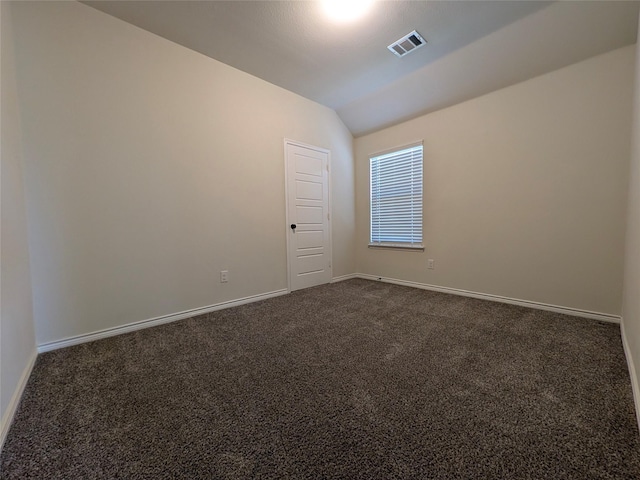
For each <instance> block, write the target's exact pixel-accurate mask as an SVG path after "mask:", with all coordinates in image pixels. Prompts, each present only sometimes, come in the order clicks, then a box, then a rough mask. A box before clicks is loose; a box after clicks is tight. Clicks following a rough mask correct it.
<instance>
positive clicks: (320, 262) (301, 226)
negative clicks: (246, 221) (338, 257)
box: [285, 140, 331, 291]
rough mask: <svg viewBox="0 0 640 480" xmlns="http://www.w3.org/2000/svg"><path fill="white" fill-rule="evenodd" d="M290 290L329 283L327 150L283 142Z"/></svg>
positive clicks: (329, 241)
mask: <svg viewBox="0 0 640 480" xmlns="http://www.w3.org/2000/svg"><path fill="white" fill-rule="evenodd" d="M285 157H286V171H287V179H286V182H287V249H288V258H287V260H288V263H289V289H290V290H291V291H293V290H300V289H301V288H307V287H313V286H314V285H321V284H323V283H329V282H330V281H331V236H330V232H329V151H328V150H325V149H322V148H318V147H312V146H308V145H302V144H299V143H295V142H291V141H288V140H287V141H285Z"/></svg>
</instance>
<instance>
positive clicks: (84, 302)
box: [14, 2, 355, 344]
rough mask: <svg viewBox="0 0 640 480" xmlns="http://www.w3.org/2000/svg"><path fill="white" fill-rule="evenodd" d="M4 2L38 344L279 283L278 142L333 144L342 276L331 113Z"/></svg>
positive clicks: (98, 29)
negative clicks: (225, 274) (12, 51)
mask: <svg viewBox="0 0 640 480" xmlns="http://www.w3.org/2000/svg"><path fill="white" fill-rule="evenodd" d="M14 13H15V15H14V16H15V31H16V45H17V47H16V48H17V57H18V74H19V77H18V78H19V84H20V96H21V107H22V115H23V125H24V135H25V138H27V139H28V141H27V142H26V143H25V164H26V179H27V182H26V183H27V186H28V188H27V198H28V207H29V208H28V212H29V228H30V240H31V261H32V272H33V289H34V297H35V301H34V315H35V321H36V334H37V341H38V343H39V344H42V343H46V342H51V341H55V340H60V339H63V338H66V337H70V336H75V335H81V334H85V333H90V332H95V331H97V330H100V329H104V328H110V327H117V326H120V325H124V324H128V323H130V322H135V321H140V320H145V319H149V318H153V317H156V316H162V315H167V314H172V313H175V312H180V311H184V310H186V309H191V308H198V307H203V306H207V305H211V304H215V303H219V302H222V301H227V300H233V299H238V298H242V297H246V296H250V295H256V294H262V293H266V292H271V291H275V290H279V289H284V288H286V287H287V276H286V275H287V272H286V241H285V235H286V232H287V230H286V225H285V194H284V138H285V137H286V138H290V139H294V140H297V141H301V142H305V143H309V144H312V145H317V146H321V147H325V148H328V149H330V150H331V154H332V166H333V172H332V175H331V193H332V200H333V232H332V233H333V275H334V276H339V275H344V274H349V273H353V272H354V269H355V262H354V252H353V245H354V243H353V238H354V208H353V204H354V201H353V197H354V172H353V152H352V141H353V140H352V136H351V134H350V133H349V131H348V130H347V129H346V127H345V126H344V125H343V124H342V122H341V121H340V119H339V118H338V117H337V115H336V113H335V112H334V111H333V110H330V109H328V108H325V107H323V106H321V105H319V104H316V103H314V102H311V101H309V100H306V99H304V98H302V97H300V96H297V95H295V94H293V93H290V92H288V91H286V90H283V89H281V88H279V87H276V86H274V85H272V84H269V83H266V82H264V81H262V80H259V79H257V78H255V77H252V76H250V75H247V74H245V73H242V72H240V71H238V70H235V69H233V68H231V67H229V66H226V65H224V64H222V63H220V62H217V61H214V60H212V59H210V58H207V57H205V56H203V55H200V54H198V53H196V52H193V51H191V50H188V49H186V48H183V47H181V46H178V45H176V44H174V43H171V42H169V41H167V40H164V39H162V38H160V37H157V36H155V35H153V34H150V33H148V32H146V31H143V30H141V29H138V28H136V27H134V26H132V25H129V24H127V23H125V22H122V21H120V20H117V19H115V18H113V17H110V16H108V15H106V14H104V13H102V12H98V11H96V10H94V9H92V8H90V7H88V6H86V5H83V4H80V3H76V2H71V3H68V2H67V3H57V2H55V3H47V2H45V3H30V2H25V3H20V4H19V5H15V12H14ZM223 269H226V270H229V272H230V282H229V283H228V284H221V283H219V271H220V270H223Z"/></svg>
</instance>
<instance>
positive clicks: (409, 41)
mask: <svg viewBox="0 0 640 480" xmlns="http://www.w3.org/2000/svg"><path fill="white" fill-rule="evenodd" d="M425 43H427V41H426V40H425V39H424V38H422V37H421V36H420V34H419V33H418V32H416V31H415V30H414V31H413V32H411V33H408V34H407V35H405V36H404V37H402V38H401V39H400V40H398V41H397V42H393V43H392V44H391V45H389V46H388V47H387V48H388V49H389V50H391V52H392V53H394V54H395V55H396V56H398V57H404V56H405V55H406V54H407V53H409V52H413V51H414V50H416V49H418V48H420V47H421V46H423V45H424V44H425Z"/></svg>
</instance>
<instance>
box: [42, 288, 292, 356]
mask: <svg viewBox="0 0 640 480" xmlns="http://www.w3.org/2000/svg"><path fill="white" fill-rule="evenodd" d="M287 293H289V292H288V290H287V289H282V290H275V291H273V292H268V293H261V294H259V295H252V296H250V297H244V298H238V299H236V300H229V301H227V302H221V303H216V304H214V305H209V306H206V307H200V308H194V309H191V310H185V311H183V312H178V313H172V314H170V315H163V316H161V317H155V318H150V319H148V320H142V321H139V322H133V323H128V324H126V325H121V326H119V327H113V328H106V329H104V330H98V331H97V332H91V333H86V334H83V335H77V336H74V337H69V338H65V339H62V340H56V341H53V342H48V343H43V344H41V345H38V353H44V352H50V351H51V350H57V349H59V348H64V347H70V346H72V345H79V344H81V343H87V342H93V341H95V340H100V339H102V338H107V337H113V336H116V335H122V334H123V333H129V332H135V331H136V330H142V329H143V328H149V327H155V326H158V325H163V324H165V323H171V322H176V321H178V320H183V319H185V318H190V317H195V316H197V315H202V314H204V313H209V312H215V311H216V310H222V309H224V308H230V307H237V306H239V305H245V304H247V303H252V302H257V301H260V300H266V299H267V298H273V297H279V296H280V295H285V294H287Z"/></svg>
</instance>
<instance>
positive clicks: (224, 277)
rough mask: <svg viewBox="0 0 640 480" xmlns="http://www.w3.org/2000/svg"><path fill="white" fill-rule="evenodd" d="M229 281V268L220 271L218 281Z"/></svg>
mask: <svg viewBox="0 0 640 480" xmlns="http://www.w3.org/2000/svg"><path fill="white" fill-rule="evenodd" d="M228 281H229V270H221V271H220V283H227V282H228Z"/></svg>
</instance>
